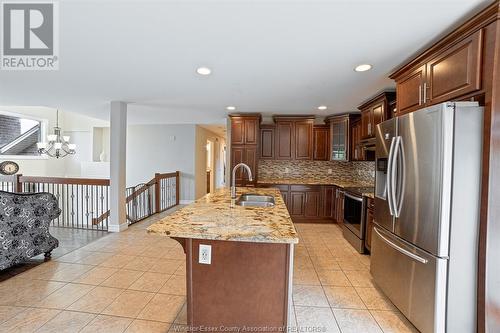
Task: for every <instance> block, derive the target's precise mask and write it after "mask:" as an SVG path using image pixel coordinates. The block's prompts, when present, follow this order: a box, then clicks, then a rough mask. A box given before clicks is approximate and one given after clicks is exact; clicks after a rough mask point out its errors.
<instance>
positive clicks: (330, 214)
mask: <svg viewBox="0 0 500 333" xmlns="http://www.w3.org/2000/svg"><path fill="white" fill-rule="evenodd" d="M335 194H336V190H335V186H323V200H322V201H323V217H325V218H330V219H335Z"/></svg>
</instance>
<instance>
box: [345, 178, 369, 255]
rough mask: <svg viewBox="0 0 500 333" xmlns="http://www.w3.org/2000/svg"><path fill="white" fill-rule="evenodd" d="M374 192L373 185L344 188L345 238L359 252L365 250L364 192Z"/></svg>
mask: <svg viewBox="0 0 500 333" xmlns="http://www.w3.org/2000/svg"><path fill="white" fill-rule="evenodd" d="M366 192H373V187H372V188H369V187H346V188H344V225H343V234H344V238H345V239H346V240H347V241H348V242H349V243H351V245H352V246H353V247H354V248H355V249H356V250H357V251H358V252H359V253H364V252H365V207H366V199H365V198H364V197H363V195H362V193H366Z"/></svg>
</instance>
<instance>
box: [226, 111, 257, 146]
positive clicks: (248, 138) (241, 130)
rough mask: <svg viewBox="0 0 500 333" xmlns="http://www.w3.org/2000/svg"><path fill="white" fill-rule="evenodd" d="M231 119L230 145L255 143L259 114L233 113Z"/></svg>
mask: <svg viewBox="0 0 500 333" xmlns="http://www.w3.org/2000/svg"><path fill="white" fill-rule="evenodd" d="M229 117H230V119H231V145H256V144H257V143H258V142H257V141H258V137H259V124H260V118H261V116H260V114H248V115H243V114H234V115H229Z"/></svg>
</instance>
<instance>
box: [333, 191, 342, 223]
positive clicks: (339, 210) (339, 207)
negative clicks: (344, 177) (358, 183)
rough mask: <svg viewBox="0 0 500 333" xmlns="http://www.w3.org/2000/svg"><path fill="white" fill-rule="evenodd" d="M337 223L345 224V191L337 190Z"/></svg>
mask: <svg viewBox="0 0 500 333" xmlns="http://www.w3.org/2000/svg"><path fill="white" fill-rule="evenodd" d="M335 211H336V216H337V219H336V220H337V223H338V224H340V225H342V224H344V192H341V191H340V190H337V200H336V204H335Z"/></svg>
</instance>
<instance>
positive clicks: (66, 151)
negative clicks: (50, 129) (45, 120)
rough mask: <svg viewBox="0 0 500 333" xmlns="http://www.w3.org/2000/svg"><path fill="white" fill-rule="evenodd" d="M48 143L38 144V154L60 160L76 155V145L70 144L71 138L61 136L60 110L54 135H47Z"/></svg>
mask: <svg viewBox="0 0 500 333" xmlns="http://www.w3.org/2000/svg"><path fill="white" fill-rule="evenodd" d="M47 141H48V142H38V143H37V144H36V146H37V148H38V152H39V153H40V154H41V155H48V156H50V157H55V158H59V157H64V156H67V155H73V154H75V153H76V145H75V144H74V143H69V136H67V135H61V128H60V127H59V110H57V115H56V127H54V133H53V134H49V135H47Z"/></svg>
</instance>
